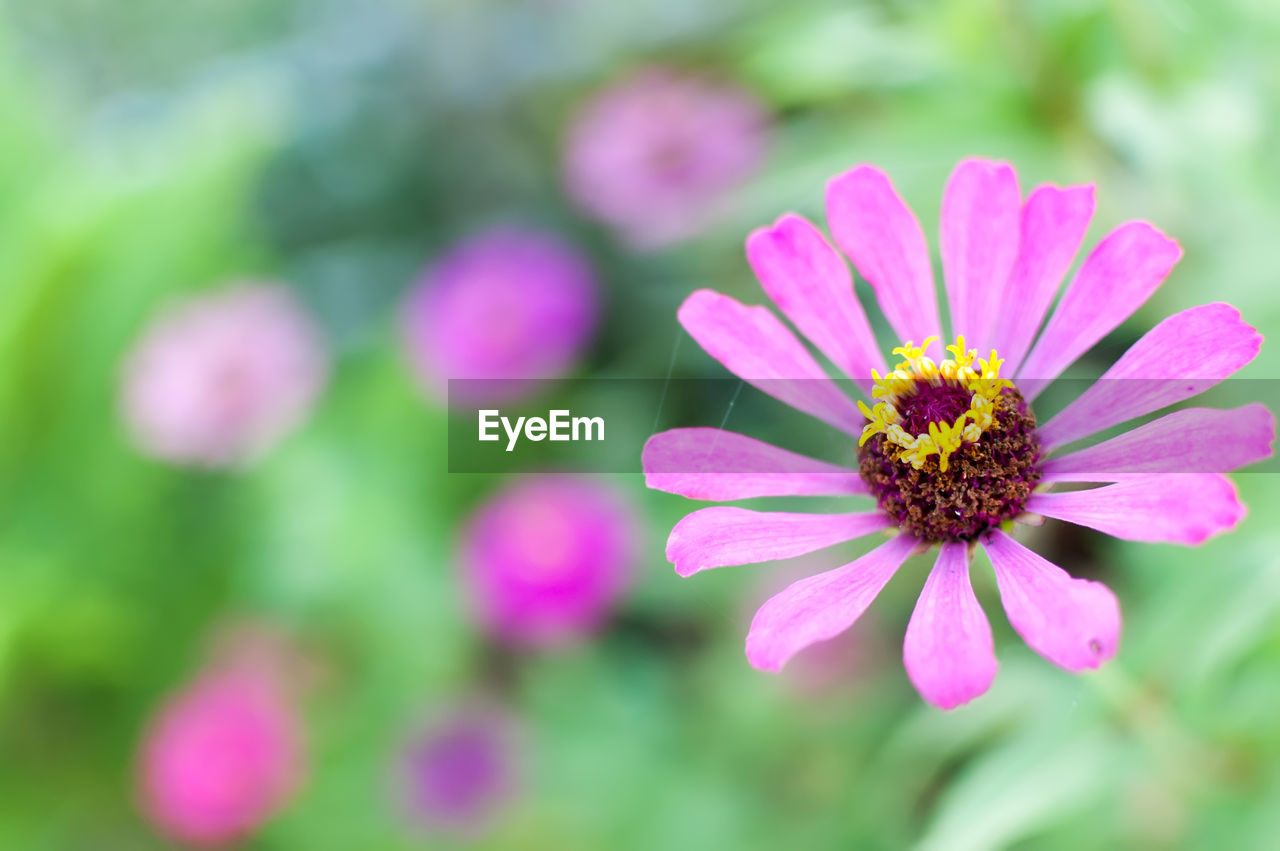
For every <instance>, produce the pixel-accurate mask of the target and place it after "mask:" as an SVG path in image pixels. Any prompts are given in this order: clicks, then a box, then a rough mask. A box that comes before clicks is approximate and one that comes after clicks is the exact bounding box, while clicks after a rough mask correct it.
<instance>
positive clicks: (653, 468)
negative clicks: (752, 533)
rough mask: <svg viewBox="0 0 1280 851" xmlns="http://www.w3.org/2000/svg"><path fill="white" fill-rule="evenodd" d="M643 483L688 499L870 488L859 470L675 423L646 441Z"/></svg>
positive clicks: (830, 493) (836, 493)
mask: <svg viewBox="0 0 1280 851" xmlns="http://www.w3.org/2000/svg"><path fill="white" fill-rule="evenodd" d="M641 462H642V465H643V467H644V481H645V484H646V485H648V486H649V487H651V488H653V489H654V490H660V491H665V492H667V493H675V494H680V495H681V496H685V497H688V498H689V499H705V500H711V501H716V502H719V501H729V500H735V499H750V498H752V497H757V496H849V495H853V494H865V493H867V492H868V491H867V486H866V483H865V482H863V481H862V478H861V477H860V476H859V475H858V471H857V470H850V469H849V468H847V467H838V466H836V465H835V464H828V463H826V462H825V461H818V460H815V459H813V458H809V457H807V456H805V455H798V454H797V453H795V452H789V451H787V450H786V449H781V448H779V447H777V446H774V445H772V444H769V443H765V442H764V441H762V440H756V439H755V438H751V437H747V436H746V435H743V434H735V433H734V432H731V431H721V430H720V429H717V428H675V429H671V430H670V431H664V432H661V433H659V434H655V435H653V436H652V437H650V438H649V440H648V441H646V442H645V445H644V453H643V455H642V456H641Z"/></svg>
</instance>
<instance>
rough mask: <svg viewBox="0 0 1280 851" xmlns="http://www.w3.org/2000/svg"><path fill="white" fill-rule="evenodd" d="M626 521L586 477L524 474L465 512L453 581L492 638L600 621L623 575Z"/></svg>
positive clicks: (617, 504) (523, 640)
mask: <svg viewBox="0 0 1280 851" xmlns="http://www.w3.org/2000/svg"><path fill="white" fill-rule="evenodd" d="M634 556H635V521H634V517H633V516H632V513H631V509H630V508H629V507H628V506H627V504H626V503H624V502H623V501H622V500H621V498H620V497H619V496H618V494H617V493H615V492H614V491H613V490H612V489H610V488H609V487H606V486H605V485H602V484H599V483H597V482H595V481H592V480H591V479H587V478H582V477H575V476H562V475H549V476H542V477H534V478H526V479H523V480H521V481H518V482H516V483H515V484H513V485H511V486H509V487H508V488H507V489H506V490H504V491H503V492H501V493H499V494H498V495H497V496H495V497H494V498H493V499H492V500H490V501H489V502H488V503H487V504H485V505H484V506H482V507H481V508H480V509H479V511H477V512H476V514H475V515H474V516H473V517H472V518H471V521H470V522H469V523H468V525H467V528H466V530H465V532H464V535H463V543H462V570H463V583H464V585H465V587H466V591H467V594H468V596H469V598H470V602H471V608H472V611H473V613H474V614H475V616H476V618H477V620H478V621H479V623H480V624H481V625H482V626H483V627H484V628H485V629H487V630H488V631H489V632H490V633H491V634H493V635H494V636H495V637H497V638H498V639H500V640H502V641H506V642H509V643H512V644H520V645H537V646H545V645H553V644H558V643H561V642H564V641H567V640H571V639H573V638H575V637H578V636H581V635H583V634H585V633H588V632H591V631H593V630H595V629H596V628H598V627H599V626H601V625H602V624H603V623H604V621H605V620H606V618H607V617H608V615H609V614H610V612H611V611H612V610H613V607H614V605H615V604H616V603H617V601H618V599H619V598H620V597H621V596H622V594H623V593H624V592H625V591H626V589H627V587H628V586H629V584H630V581H631V568H632V562H633V560H634Z"/></svg>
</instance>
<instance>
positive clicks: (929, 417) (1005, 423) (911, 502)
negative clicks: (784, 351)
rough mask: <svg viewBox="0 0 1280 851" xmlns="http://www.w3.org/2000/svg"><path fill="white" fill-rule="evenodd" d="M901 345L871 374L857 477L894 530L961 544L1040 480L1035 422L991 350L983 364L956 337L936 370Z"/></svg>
mask: <svg viewBox="0 0 1280 851" xmlns="http://www.w3.org/2000/svg"><path fill="white" fill-rule="evenodd" d="M933 339H934V338H930V339H928V340H925V341H924V344H923V345H921V346H919V347H916V346H914V345H912V344H911V343H910V342H908V343H907V344H906V345H905V346H901V347H899V348H897V349H894V353H895V354H899V355H902V357H903V361H902V362H901V363H899V364H898V365H897V366H896V367H895V368H894V369H893V371H892V372H890V373H889V374H887V375H885V376H880V375H879V374H877V373H873V376H874V378H875V388H874V389H873V390H872V397H873V398H874V399H876V400H878V401H877V402H876V404H875V405H874V406H873V407H870V408H868V407H867V405H866V404H865V403H862V402H859V403H858V406H859V408H860V409H861V410H862V413H863V414H864V415H865V416H866V417H867V420H868V422H867V425H866V427H865V428H864V429H863V432H862V437H861V439H860V440H859V441H858V461H859V472H860V473H861V475H862V478H863V480H864V481H866V482H867V484H868V485H869V486H870V487H871V491H872V493H873V494H874V495H875V496H876V499H877V501H878V502H879V503H880V507H881V508H882V509H883V510H884V511H885V512H887V513H888V514H889V516H890V517H892V518H893V519H894V521H895V522H896V523H897V525H898V526H899V527H900V528H902V529H904V530H906V531H908V532H910V533H911V534H913V535H915V536H917V537H919V538H922V539H923V540H926V541H948V540H968V539H972V538H974V537H976V536H977V535H978V534H980V533H982V532H983V531H985V530H986V529H989V528H991V527H992V526H998V525H999V524H1000V523H1003V522H1004V521H1006V520H1009V519H1012V518H1013V517H1015V516H1017V515H1018V514H1020V513H1021V512H1022V510H1023V508H1024V507H1025V506H1026V501H1027V498H1028V497H1029V496H1030V495H1031V491H1032V490H1033V489H1034V488H1035V486H1036V484H1037V483H1038V482H1039V480H1040V472H1039V469H1038V465H1039V461H1040V441H1039V438H1038V437H1037V435H1036V420H1035V416H1034V415H1033V414H1032V413H1031V411H1030V410H1029V409H1028V407H1027V404H1026V402H1025V401H1024V400H1023V398H1022V395H1021V394H1020V393H1019V392H1018V391H1017V389H1016V388H1015V387H1014V386H1013V382H1011V381H1009V380H1008V379H1004V378H1001V377H1000V365H1001V360H1000V358H998V357H997V356H996V353H995V351H992V352H991V356H990V357H988V358H985V359H980V358H978V356H977V352H976V351H974V350H971V349H966V348H965V345H964V337H957V338H956V342H955V344H954V345H951V346H948V347H947V350H948V351H949V352H951V353H952V357H951V358H948V359H946V360H943V361H942V362H941V363H934V362H933V360H932V359H930V358H929V357H928V356H926V355H925V353H924V352H925V349H926V348H927V347H928V346H929V343H930V342H931V341H932V340H933Z"/></svg>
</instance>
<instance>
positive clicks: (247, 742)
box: [140, 669, 302, 845]
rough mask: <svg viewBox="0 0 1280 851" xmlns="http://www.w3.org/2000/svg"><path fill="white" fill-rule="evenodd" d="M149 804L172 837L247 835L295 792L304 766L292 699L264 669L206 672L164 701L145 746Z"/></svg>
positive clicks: (217, 840)
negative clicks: (269, 677)
mask: <svg viewBox="0 0 1280 851" xmlns="http://www.w3.org/2000/svg"><path fill="white" fill-rule="evenodd" d="M140 770H141V777H140V793H141V799H142V807H143V810H144V812H145V813H146V814H147V816H148V818H149V819H150V820H151V822H152V823H153V824H154V825H155V827H156V829H157V830H159V831H160V832H161V833H163V834H165V835H166V836H168V837H169V838H171V839H174V840H176V841H179V842H184V843H191V844H197V845H218V844H222V843H226V842H230V841H233V840H236V839H239V838H242V837H244V836H246V835H248V834H250V833H252V832H253V831H254V830H255V829H256V828H257V827H258V826H259V825H261V824H262V823H263V822H264V821H266V820H267V819H268V818H270V817H271V816H272V815H274V814H275V813H276V812H277V811H278V810H279V809H280V808H281V807H282V806H283V805H284V804H285V803H286V802H287V801H288V799H289V798H290V796H291V795H292V794H293V792H294V790H295V789H296V787H297V785H298V781H299V778H300V777H301V771H302V746H301V743H300V735H299V722H298V719H297V718H296V717H295V715H294V710H293V707H292V705H291V703H290V702H289V701H288V700H287V699H286V697H285V696H284V695H283V694H282V693H281V692H280V690H279V689H278V688H277V687H276V686H275V684H274V683H273V682H272V681H271V680H270V679H267V678H265V677H264V676H262V675H261V674H260V673H258V672H254V671H250V670H241V669H229V670H215V671H211V672H209V673H206V674H203V675H201V676H200V677H199V678H198V679H196V680H195V682H193V683H191V684H190V685H188V686H187V687H186V688H184V689H183V690H182V691H181V692H179V693H178V694H177V695H175V696H174V697H172V698H171V699H170V700H169V701H168V702H167V703H165V705H164V706H163V707H162V708H161V710H160V712H159V714H158V716H157V717H156V718H155V719H154V720H153V721H152V723H151V726H150V728H149V729H148V731H147V733H146V740H145V743H144V746H143V750H142V761H141V766H140Z"/></svg>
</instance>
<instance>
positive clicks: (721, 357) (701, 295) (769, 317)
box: [676, 290, 866, 434]
mask: <svg viewBox="0 0 1280 851" xmlns="http://www.w3.org/2000/svg"><path fill="white" fill-rule="evenodd" d="M676 316H677V318H678V319H679V320H680V324H681V325H683V326H684V328H685V330H686V331H688V332H689V334H690V335H691V336H692V337H693V339H695V340H697V341H698V345H700V346H702V348H704V349H706V351H707V354H709V355H711V356H712V357H713V358H715V359H716V360H718V361H720V363H722V364H724V366H725V368H727V369H728V370H729V371H730V372H732V373H733V374H734V375H736V376H738V377H739V378H741V379H742V380H743V381H746V382H747V383H749V384H751V385H753V386H755V387H757V388H758V389H760V390H762V391H763V392H765V393H767V394H769V395H770V396H773V397H774V398H775V399H779V400H781V401H783V402H786V403H787V404H788V405H791V406H792V407H793V408H797V409H799V410H801V411H804V412H805V413H807V414H812V415H813V416H815V417H817V418H818V419H820V420H822V421H823V422H825V423H828V424H830V425H833V426H835V427H836V428H838V429H841V430H842V431H845V432H848V433H849V434H860V433H861V432H862V426H863V425H864V424H865V423H866V419H865V418H864V417H863V416H862V414H861V413H859V412H858V409H857V408H856V407H855V406H854V404H853V402H851V401H850V400H849V397H848V396H846V395H844V394H843V393H842V392H840V389H839V388H838V387H836V385H835V383H834V382H833V381H832V380H831V379H830V378H828V377H827V375H826V373H824V372H823V371H822V368H821V367H820V366H818V363H817V361H815V360H814V359H813V356H812V355H810V354H809V352H808V351H807V350H806V349H805V347H804V346H803V345H802V344H801V342H800V341H799V340H797V339H796V337H795V335H794V334H792V333H791V332H790V331H788V330H787V328H786V326H785V325H783V324H782V322H781V321H779V319H778V318H777V317H776V316H774V315H773V314H772V313H770V312H769V310H768V308H764V307H758V306H757V307H747V306H746V305H743V304H741V303H739V302H737V301H735V300H734V299H732V298H730V297H729V296H727V295H721V294H720V293H716V292H712V291H711V290H698V291H696V292H694V293H693V294H692V295H690V296H689V297H688V298H687V299H685V302H684V304H682V305H680V310H679V311H678V312H677V314H676Z"/></svg>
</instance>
